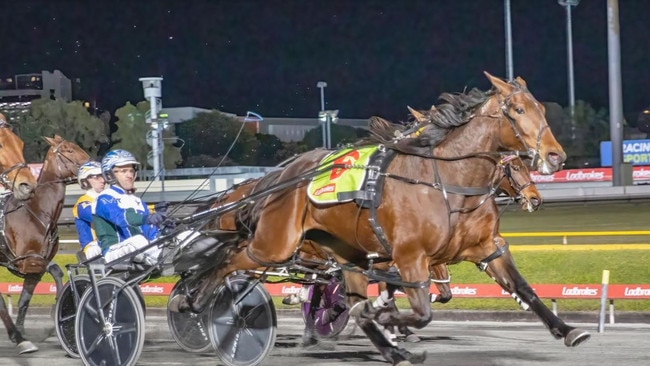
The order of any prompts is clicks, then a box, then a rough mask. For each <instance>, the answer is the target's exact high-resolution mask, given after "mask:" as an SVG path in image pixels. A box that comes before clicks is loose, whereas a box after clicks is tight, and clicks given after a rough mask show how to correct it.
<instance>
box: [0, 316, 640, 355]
mask: <svg viewBox="0 0 650 366" xmlns="http://www.w3.org/2000/svg"><path fill="white" fill-rule="evenodd" d="M572 325H579V326H580V327H581V328H583V329H585V330H588V331H590V332H591V334H592V339H591V340H589V341H588V342H586V343H583V344H582V345H580V346H578V347H576V348H567V347H565V346H564V344H563V342H562V341H561V340H555V339H554V338H553V337H552V336H551V335H550V334H549V332H548V331H547V330H546V328H545V327H544V326H543V325H542V324H541V323H540V322H519V321H517V322H495V321H433V322H432V323H430V324H429V325H428V326H426V327H425V328H424V329H421V330H417V334H418V335H419V336H420V337H421V338H422V342H420V343H401V342H400V345H401V346H403V347H405V348H407V349H408V350H409V351H411V352H414V353H421V352H425V351H426V352H427V359H426V361H425V362H424V365H458V366H461V365H462V366H497V365H499V366H509V365H517V366H539V365H554V366H577V365H619V366H646V365H648V364H650V353H649V352H648V351H647V347H648V340H647V337H648V334H649V333H650V324H648V323H645V324H643V323H631V324H616V325H607V326H606V327H605V331H604V332H603V333H597V325H596V324H595V323H593V322H589V323H576V324H572ZM26 326H27V334H28V335H29V336H30V338H31V340H32V341H34V343H35V344H36V345H37V346H38V347H39V348H40V351H38V352H36V353H33V354H27V355H23V356H15V355H14V348H13V345H12V344H11V343H10V342H9V341H8V339H7V337H6V336H4V335H3V336H0V365H25V366H30V365H34V366H40V365H45V364H46V365H48V366H64V365H65V366H69V365H77V364H81V362H80V361H79V360H72V359H70V358H68V357H66V356H65V353H64V352H63V350H62V349H61V348H60V346H59V344H58V340H57V338H56V336H52V335H51V333H50V330H51V328H52V327H53V324H52V320H51V319H50V318H49V316H46V315H35V316H31V317H28V319H27V324H26ZM302 330H303V323H302V319H301V318H300V317H299V316H298V315H297V313H296V312H279V319H278V335H277V338H276V342H275V346H274V348H273V350H272V352H271V355H270V356H269V357H268V358H266V359H265V361H264V363H263V365H273V366H276V365H282V366H304V365H310V366H330V365H359V366H376V365H377V366H378V365H388V363H386V362H384V361H383V359H382V357H381V356H380V354H379V353H378V352H377V351H376V350H375V348H374V347H373V346H372V344H371V343H370V341H369V340H368V339H366V338H365V336H364V335H363V334H362V333H361V332H360V331H359V330H356V331H355V332H354V333H353V334H352V335H351V336H348V337H344V338H341V339H339V340H338V341H336V342H334V341H326V342H324V343H323V344H321V345H319V346H315V347H310V348H303V347H302V346H301V335H302ZM190 364H191V365H220V364H221V363H220V362H219V361H218V359H217V358H216V356H214V355H213V354H210V353H204V354H191V353H187V352H184V351H182V350H181V349H180V348H179V346H178V345H176V344H175V343H174V341H173V340H172V339H171V337H170V335H169V331H168V330H167V323H166V318H165V317H164V316H160V315H151V314H150V315H149V316H148V317H147V320H146V340H145V347H144V350H143V353H142V356H141V357H140V360H139V362H138V365H190Z"/></svg>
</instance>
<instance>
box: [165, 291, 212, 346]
mask: <svg viewBox="0 0 650 366" xmlns="http://www.w3.org/2000/svg"><path fill="white" fill-rule="evenodd" d="M183 282H184V280H179V281H178V282H177V283H176V285H174V288H173V289H172V292H171V294H170V295H169V298H170V299H172V298H173V297H174V296H176V295H177V294H179V293H182V291H183V287H184V283H183ZM209 318H210V311H209V310H206V311H204V312H203V313H201V314H195V313H192V312H185V313H178V312H174V311H169V310H167V324H168V325H169V331H170V333H171V334H172V338H174V340H175V341H176V343H178V345H179V346H180V347H181V348H182V349H184V350H185V351H187V352H197V353H201V352H207V351H210V350H212V343H211V342H210V337H209V336H208V324H209Z"/></svg>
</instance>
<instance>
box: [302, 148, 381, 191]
mask: <svg viewBox="0 0 650 366" xmlns="http://www.w3.org/2000/svg"><path fill="white" fill-rule="evenodd" d="M377 148H378V147H377V145H374V146H367V147H362V148H360V149H343V150H339V151H335V152H333V153H331V154H329V155H327V156H326V157H325V158H324V159H323V160H322V161H321V162H320V166H322V167H326V166H327V165H339V164H341V165H342V164H345V165H350V166H351V167H350V168H334V169H331V170H327V171H325V172H323V173H321V174H319V175H317V176H316V177H314V179H313V180H312V181H311V182H310V183H309V186H308V187H307V194H308V195H309V199H310V200H311V201H312V202H314V203H339V202H347V201H351V200H352V198H350V199H345V200H341V199H339V198H338V194H339V193H343V192H354V191H358V190H360V189H361V187H362V186H363V182H364V180H365V178H366V172H367V170H366V169H363V168H361V167H362V166H366V165H368V163H369V162H370V158H371V157H372V155H373V154H374V153H375V152H376V151H377ZM354 166H356V167H357V168H355V167H354Z"/></svg>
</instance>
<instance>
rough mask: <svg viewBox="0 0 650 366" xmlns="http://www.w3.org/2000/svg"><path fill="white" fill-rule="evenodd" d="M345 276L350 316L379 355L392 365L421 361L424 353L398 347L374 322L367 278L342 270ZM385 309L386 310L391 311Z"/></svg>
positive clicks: (374, 315)
mask: <svg viewBox="0 0 650 366" xmlns="http://www.w3.org/2000/svg"><path fill="white" fill-rule="evenodd" d="M343 275H344V277H345V287H346V289H345V291H346V297H347V301H348V307H349V309H350V312H349V314H350V316H352V317H354V318H355V321H356V323H357V325H359V327H360V328H361V329H362V330H363V332H364V333H365V334H366V335H367V336H368V338H369V339H370V341H371V342H372V343H373V344H374V345H375V347H377V350H379V352H380V353H381V355H382V356H383V357H384V358H385V359H386V360H387V361H388V362H391V363H392V364H393V365H398V364H399V365H410V364H411V363H422V362H424V359H425V356H426V355H425V354H424V353H423V354H421V355H413V354H411V353H410V352H409V351H407V350H405V349H402V348H398V347H397V345H396V344H395V343H394V342H392V340H391V339H390V338H389V337H387V335H386V333H385V332H384V331H383V330H382V329H380V328H379V327H378V324H377V323H376V322H375V320H374V319H375V317H376V316H377V314H378V312H377V309H376V308H375V307H374V306H373V305H372V304H371V303H370V301H369V300H368V297H367V291H368V278H367V277H365V276H364V275H362V274H360V273H356V272H347V271H345V272H343ZM391 309H392V307H391V308H390V309H387V310H388V311H391Z"/></svg>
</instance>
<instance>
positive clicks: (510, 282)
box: [486, 250, 591, 347]
mask: <svg viewBox="0 0 650 366" xmlns="http://www.w3.org/2000/svg"><path fill="white" fill-rule="evenodd" d="M486 272H487V274H488V275H489V276H490V277H492V278H493V279H494V280H495V281H496V282H497V283H498V284H499V285H500V286H501V287H502V288H503V289H504V290H506V291H508V292H510V293H514V294H516V295H517V296H518V297H519V298H520V299H521V300H522V301H523V302H525V303H526V304H528V305H529V306H530V309H531V310H532V311H533V312H534V313H535V314H536V315H537V316H538V317H539V318H540V320H541V321H542V322H543V323H544V325H546V327H547V328H548V329H549V331H550V332H551V334H552V335H553V336H554V337H555V338H556V339H560V338H563V339H564V344H565V345H566V346H567V347H574V346H577V345H579V344H580V343H582V342H584V341H586V340H588V339H589V338H590V337H591V336H590V334H589V333H588V332H587V331H584V330H581V329H577V328H574V327H571V326H569V325H567V324H566V323H564V321H562V320H561V319H560V318H558V317H557V316H556V315H555V314H553V312H552V311H551V310H550V309H549V308H548V307H547V306H546V305H544V303H543V302H542V300H541V299H540V298H539V296H537V294H536V293H535V291H534V290H533V289H532V287H530V285H529V284H528V282H526V280H525V279H524V278H523V277H522V276H521V274H520V273H519V271H518V270H517V267H516V266H515V263H514V260H513V259H512V256H511V254H510V251H509V250H506V251H505V253H503V255H501V256H500V257H498V258H496V259H494V260H492V261H491V262H489V263H488V266H487V268H486Z"/></svg>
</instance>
